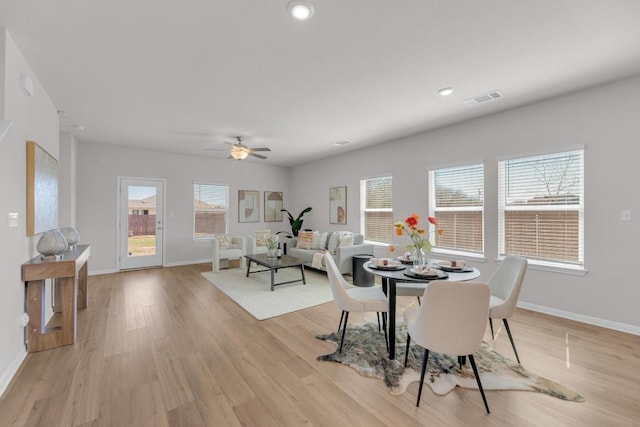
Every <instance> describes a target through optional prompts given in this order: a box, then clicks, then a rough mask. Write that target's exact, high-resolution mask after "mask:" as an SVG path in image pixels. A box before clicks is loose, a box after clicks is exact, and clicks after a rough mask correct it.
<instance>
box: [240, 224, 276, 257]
mask: <svg viewBox="0 0 640 427" xmlns="http://www.w3.org/2000/svg"><path fill="white" fill-rule="evenodd" d="M269 236H271V230H259V231H256V232H254V233H253V234H252V235H250V236H247V252H245V253H247V254H252V255H256V254H266V253H267V244H266V241H267V239H268V238H269Z"/></svg>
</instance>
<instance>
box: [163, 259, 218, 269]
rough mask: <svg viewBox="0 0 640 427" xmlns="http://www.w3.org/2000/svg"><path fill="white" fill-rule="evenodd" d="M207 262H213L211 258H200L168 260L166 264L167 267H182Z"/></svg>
mask: <svg viewBox="0 0 640 427" xmlns="http://www.w3.org/2000/svg"><path fill="white" fill-rule="evenodd" d="M205 263H211V258H207V259H199V260H190V261H178V262H168V263H166V264H165V265H164V266H165V267H180V266H182V265H192V264H205Z"/></svg>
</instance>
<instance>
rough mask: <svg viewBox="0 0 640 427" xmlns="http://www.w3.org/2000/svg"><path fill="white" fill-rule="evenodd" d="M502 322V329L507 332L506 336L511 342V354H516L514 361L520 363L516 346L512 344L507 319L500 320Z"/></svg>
mask: <svg viewBox="0 0 640 427" xmlns="http://www.w3.org/2000/svg"><path fill="white" fill-rule="evenodd" d="M502 321H503V322H504V328H505V329H506V330H507V335H509V341H511V347H513V352H514V353H515V354H516V360H517V361H518V363H520V358H519V357H518V351H517V350H516V344H515V343H514V342H513V337H512V336H511V330H510V329H509V323H508V322H507V319H502Z"/></svg>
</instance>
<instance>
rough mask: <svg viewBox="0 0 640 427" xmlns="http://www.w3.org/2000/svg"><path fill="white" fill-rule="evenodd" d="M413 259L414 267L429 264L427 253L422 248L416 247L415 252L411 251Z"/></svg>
mask: <svg viewBox="0 0 640 427" xmlns="http://www.w3.org/2000/svg"><path fill="white" fill-rule="evenodd" d="M411 259H412V260H413V265H414V267H417V266H419V265H427V264H429V258H428V257H427V253H426V252H425V251H424V249H422V248H416V249H414V250H413V252H411Z"/></svg>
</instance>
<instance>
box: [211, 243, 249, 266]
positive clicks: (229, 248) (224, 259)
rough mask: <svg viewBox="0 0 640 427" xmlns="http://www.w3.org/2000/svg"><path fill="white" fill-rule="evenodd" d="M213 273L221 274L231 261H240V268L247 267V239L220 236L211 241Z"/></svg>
mask: <svg viewBox="0 0 640 427" xmlns="http://www.w3.org/2000/svg"><path fill="white" fill-rule="evenodd" d="M211 250H212V257H211V258H212V260H211V271H212V272H214V273H219V272H220V268H227V267H228V261H229V260H230V259H239V260H240V268H245V267H246V261H245V259H244V255H245V254H246V243H245V238H244V237H242V236H231V235H228V234H218V235H215V236H213V239H211Z"/></svg>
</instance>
